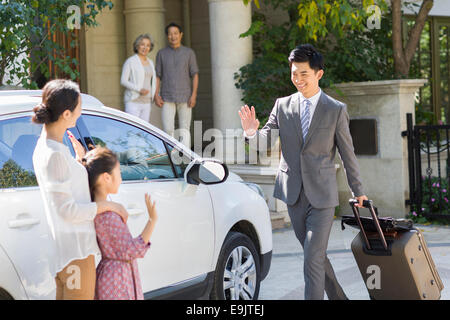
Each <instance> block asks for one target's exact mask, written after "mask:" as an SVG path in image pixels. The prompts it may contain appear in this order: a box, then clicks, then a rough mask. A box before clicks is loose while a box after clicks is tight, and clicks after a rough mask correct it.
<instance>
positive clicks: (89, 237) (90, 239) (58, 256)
mask: <svg viewBox="0 0 450 320" xmlns="http://www.w3.org/2000/svg"><path fill="white" fill-rule="evenodd" d="M33 165H34V170H35V174H36V179H37V182H38V184H39V187H40V190H41V195H42V198H43V200H44V208H45V214H46V217H47V223H48V226H49V229H50V234H51V241H52V244H53V245H54V246H53V247H52V248H49V259H50V261H49V264H50V272H51V273H52V275H53V276H56V273H58V272H59V271H61V270H62V269H64V268H65V267H66V266H67V265H68V264H69V263H70V262H71V261H73V260H77V259H84V258H87V257H88V256H89V255H91V254H93V255H97V254H100V250H99V247H98V245H97V238H96V233H95V227H94V218H95V216H96V214H97V204H96V203H95V202H92V201H91V196H90V192H89V182H88V174H87V171H86V168H85V167H84V166H83V165H82V164H80V163H79V162H78V161H76V160H75V159H74V158H73V157H72V155H71V153H70V151H69V148H68V147H67V146H66V145H64V144H63V143H60V142H57V141H55V140H51V139H45V138H44V137H42V136H41V137H40V138H39V140H38V142H37V145H36V149H35V150H34V153H33Z"/></svg>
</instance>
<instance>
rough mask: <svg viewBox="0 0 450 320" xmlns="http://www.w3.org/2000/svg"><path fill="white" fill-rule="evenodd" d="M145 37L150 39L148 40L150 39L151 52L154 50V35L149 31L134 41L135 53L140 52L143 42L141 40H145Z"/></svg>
mask: <svg viewBox="0 0 450 320" xmlns="http://www.w3.org/2000/svg"><path fill="white" fill-rule="evenodd" d="M144 39H148V41H150V51H149V52H152V50H153V48H154V47H155V44H154V43H153V39H152V36H151V35H149V34H148V33H144V34H141V35H139V36H138V37H137V38H136V40H134V42H133V51H134V53H138V48H139V45H140V44H141V41H142V40H144Z"/></svg>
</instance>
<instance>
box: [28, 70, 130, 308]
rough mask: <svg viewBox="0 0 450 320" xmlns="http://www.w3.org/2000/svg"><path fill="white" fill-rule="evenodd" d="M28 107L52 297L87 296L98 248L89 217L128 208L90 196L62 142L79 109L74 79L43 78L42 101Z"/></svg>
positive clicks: (85, 179)
mask: <svg viewBox="0 0 450 320" xmlns="http://www.w3.org/2000/svg"><path fill="white" fill-rule="evenodd" d="M33 111H34V115H33V118H32V120H33V122H34V123H38V124H43V126H42V133H41V136H40V138H39V140H38V142H37V144H36V149H35V150H34V153H33V166H34V170H35V173H36V178H37V181H38V183H39V188H40V190H41V195H42V199H43V201H44V205H45V214H46V217H47V223H48V226H49V229H50V232H51V233H50V234H51V240H52V242H51V245H52V246H51V248H48V252H49V268H50V272H51V274H52V276H53V277H54V278H55V282H56V299H57V300H92V299H93V298H94V293H95V258H94V256H95V255H97V254H99V253H100V250H99V248H98V245H97V240H96V234H95V228H94V218H95V216H96V215H97V214H99V213H102V212H105V211H115V212H118V213H119V214H120V215H121V216H122V218H123V219H124V220H126V219H127V217H128V213H127V212H126V210H125V208H124V207H123V206H122V205H120V204H118V203H114V202H111V201H98V202H97V203H95V202H91V197H90V195H89V183H88V175H87V172H86V169H85V168H84V167H83V166H82V165H81V163H80V162H79V161H77V160H75V159H74V158H73V157H72V155H71V153H70V151H69V148H68V147H67V146H66V145H65V144H64V143H63V139H64V134H65V132H66V131H67V129H68V128H72V127H74V126H75V125H76V122H77V120H78V118H79V117H80V115H81V94H80V89H79V87H78V85H77V84H76V83H75V82H73V81H70V80H62V79H56V80H52V81H50V82H48V83H47V84H46V85H45V86H44V88H43V90H42V102H41V103H40V104H39V105H37V106H36V107H35V108H34V109H33ZM68 134H69V132H68ZM69 138H70V141H71V143H72V146H73V148H74V150H75V152H76V154H77V159H79V160H81V158H82V157H83V156H84V154H85V151H84V148H83V146H82V145H81V143H80V142H79V141H78V140H77V139H75V138H74V137H73V136H72V135H70V134H69ZM105 200H106V199H105ZM74 270H77V271H78V272H77V274H78V275H79V279H78V280H79V281H75V284H74V283H73V280H71V277H72V276H73V275H74Z"/></svg>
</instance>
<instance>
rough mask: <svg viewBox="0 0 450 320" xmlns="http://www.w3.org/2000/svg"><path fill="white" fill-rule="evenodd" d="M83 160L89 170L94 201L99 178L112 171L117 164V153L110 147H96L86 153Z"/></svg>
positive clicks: (90, 189)
mask: <svg viewBox="0 0 450 320" xmlns="http://www.w3.org/2000/svg"><path fill="white" fill-rule="evenodd" d="M81 161H82V163H83V165H84V167H85V168H86V170H87V172H88V179H89V191H90V192H91V199H92V201H94V196H95V188H96V182H97V179H98V177H99V176H100V175H101V174H103V173H105V172H107V173H112V171H113V169H114V167H115V166H116V165H117V161H118V159H117V155H116V154H115V153H114V152H112V151H111V150H109V149H108V148H104V147H96V148H94V149H92V150H91V151H89V152H88V153H86V155H85V156H84V158H83V159H82V160H81Z"/></svg>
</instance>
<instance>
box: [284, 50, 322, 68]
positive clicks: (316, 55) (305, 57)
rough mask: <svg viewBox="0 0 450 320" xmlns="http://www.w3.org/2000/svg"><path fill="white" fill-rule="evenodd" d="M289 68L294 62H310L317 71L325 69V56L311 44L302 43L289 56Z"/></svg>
mask: <svg viewBox="0 0 450 320" xmlns="http://www.w3.org/2000/svg"><path fill="white" fill-rule="evenodd" d="M288 60H289V68H291V67H292V63H293V62H308V63H309V67H310V68H311V69H313V70H314V71H315V72H317V71H319V70H323V68H324V65H323V57H322V55H321V54H320V52H319V51H317V50H316V48H314V47H313V46H312V45H310V44H301V45H299V46H297V47H296V48H295V49H294V50H292V51H291V53H290V54H289V57H288Z"/></svg>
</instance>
